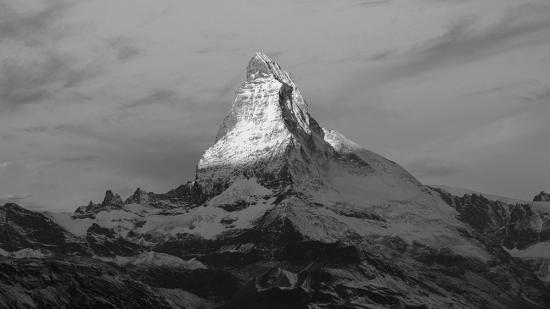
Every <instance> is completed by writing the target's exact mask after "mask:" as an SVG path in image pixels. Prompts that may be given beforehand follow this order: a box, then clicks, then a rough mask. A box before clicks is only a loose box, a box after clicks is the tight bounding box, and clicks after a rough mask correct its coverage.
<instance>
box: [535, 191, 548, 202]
mask: <svg viewBox="0 0 550 309" xmlns="http://www.w3.org/2000/svg"><path fill="white" fill-rule="evenodd" d="M533 201H534V202H550V190H545V191H540V193H539V194H537V195H536V196H535V197H534V198H533Z"/></svg>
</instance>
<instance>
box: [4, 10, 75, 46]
mask: <svg viewBox="0 0 550 309" xmlns="http://www.w3.org/2000/svg"><path fill="white" fill-rule="evenodd" d="M13 3H14V2H11V4H10V1H0V43H2V41H4V40H15V41H21V42H23V43H25V44H28V45H36V44H38V45H41V44H43V43H44V42H47V41H49V40H51V39H52V38H58V37H60V36H62V35H63V34H64V32H65V31H67V28H65V27H61V26H59V27H58V26H57V23H58V21H59V20H60V17H61V16H62V15H63V14H64V13H65V12H66V11H67V10H68V9H69V8H70V7H71V6H72V5H73V3H71V2H68V1H59V0H52V1H45V2H44V5H43V7H42V8H41V9H38V10H31V11H30V12H28V11H24V12H21V11H20V10H17V9H16V8H14V6H13Z"/></svg>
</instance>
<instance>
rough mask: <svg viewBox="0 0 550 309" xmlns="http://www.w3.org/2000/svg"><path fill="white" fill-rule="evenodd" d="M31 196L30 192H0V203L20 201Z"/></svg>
mask: <svg viewBox="0 0 550 309" xmlns="http://www.w3.org/2000/svg"><path fill="white" fill-rule="evenodd" d="M29 197H31V195H30V194H0V205H3V204H6V203H21V201H23V200H25V199H28V198H29Z"/></svg>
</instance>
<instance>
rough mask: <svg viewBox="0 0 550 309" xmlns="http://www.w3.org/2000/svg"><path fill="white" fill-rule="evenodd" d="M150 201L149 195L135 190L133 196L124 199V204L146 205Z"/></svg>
mask: <svg viewBox="0 0 550 309" xmlns="http://www.w3.org/2000/svg"><path fill="white" fill-rule="evenodd" d="M150 200H151V194H149V193H147V192H146V191H143V190H141V189H140V188H137V189H136V191H135V192H134V194H132V196H130V197H129V198H128V199H126V201H125V203H126V204H147V203H148V202H150Z"/></svg>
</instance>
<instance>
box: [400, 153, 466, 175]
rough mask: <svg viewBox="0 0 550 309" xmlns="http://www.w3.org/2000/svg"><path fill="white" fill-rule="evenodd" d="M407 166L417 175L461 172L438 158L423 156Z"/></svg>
mask: <svg viewBox="0 0 550 309" xmlns="http://www.w3.org/2000/svg"><path fill="white" fill-rule="evenodd" d="M406 167H407V168H408V169H409V170H410V171H411V173H413V175H415V176H416V177H423V178H428V177H450V176H453V175H455V174H456V173H458V172H459V169H458V168H456V167H453V166H450V165H449V164H446V163H444V162H441V161H439V160H437V159H428V158H421V159H418V160H415V161H412V162H410V163H408V164H407V165H406Z"/></svg>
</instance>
